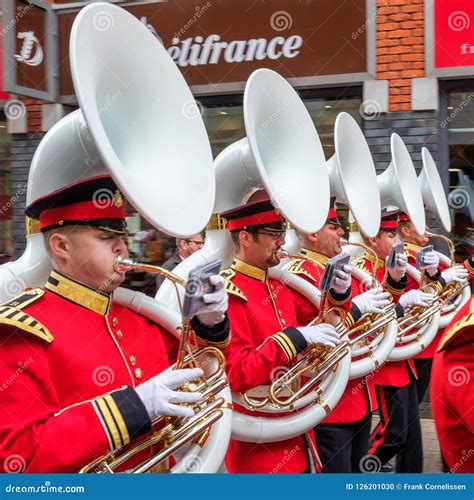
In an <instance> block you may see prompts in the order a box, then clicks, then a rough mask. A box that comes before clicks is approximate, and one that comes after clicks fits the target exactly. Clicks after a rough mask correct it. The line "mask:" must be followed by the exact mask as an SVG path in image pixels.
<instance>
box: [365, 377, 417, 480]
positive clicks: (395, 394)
mask: <svg viewBox="0 0 474 500" xmlns="http://www.w3.org/2000/svg"><path fill="white" fill-rule="evenodd" d="M377 398H378V400H379V408H380V420H381V422H380V425H379V426H378V427H377V428H376V430H375V432H374V433H373V434H372V436H371V451H370V453H372V454H374V455H375V456H377V457H378V458H379V459H380V463H381V464H385V463H387V462H388V461H389V460H390V459H392V458H393V457H394V456H395V455H397V454H398V456H397V461H396V472H406V473H417V472H422V471H423V448H422V442H421V425H420V414H419V412H418V392H417V384H416V379H415V377H414V376H413V375H412V374H411V373H410V383H409V384H408V385H407V386H405V387H391V386H377Z"/></svg>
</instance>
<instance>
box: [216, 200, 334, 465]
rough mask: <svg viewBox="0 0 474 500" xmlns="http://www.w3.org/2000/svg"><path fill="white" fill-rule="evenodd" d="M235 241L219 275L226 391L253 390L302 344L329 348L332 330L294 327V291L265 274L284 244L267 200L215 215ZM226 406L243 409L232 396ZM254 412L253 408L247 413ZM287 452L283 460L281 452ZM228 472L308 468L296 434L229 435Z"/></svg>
mask: <svg viewBox="0 0 474 500" xmlns="http://www.w3.org/2000/svg"><path fill="white" fill-rule="evenodd" d="M221 215H222V217H223V218H225V220H226V221H227V229H228V230H229V231H230V232H231V235H232V239H233V241H234V244H235V248H236V258H235V259H234V261H233V263H232V266H231V267H230V268H229V269H227V270H225V271H223V272H222V273H221V274H222V275H223V276H224V277H225V282H226V290H227V292H228V293H229V309H228V315H229V319H230V322H231V325H232V340H231V342H230V344H229V345H228V347H227V348H226V349H224V354H225V356H226V360H227V375H228V379H229V384H230V387H231V388H232V389H233V390H234V391H238V392H242V393H243V392H247V391H250V393H249V395H251V396H253V397H258V394H259V393H260V392H259V389H261V388H262V387H261V386H262V385H265V384H268V383H269V382H270V381H271V378H272V373H274V370H275V369H278V368H280V367H282V366H286V365H287V364H288V363H290V362H291V361H292V360H294V359H295V358H296V357H297V355H298V353H300V352H302V351H303V350H304V349H305V348H306V347H307V346H308V345H310V344H320V345H324V346H329V347H334V346H335V345H336V344H337V343H338V342H339V339H338V335H337V333H336V331H335V329H334V328H333V327H332V326H330V325H324V324H322V325H319V326H312V327H298V325H300V324H302V322H301V319H300V318H299V311H298V309H297V305H296V301H295V295H297V294H296V292H294V291H292V290H290V289H289V288H288V287H287V286H285V285H284V284H282V283H280V282H278V281H276V280H273V279H271V278H269V277H268V276H267V272H268V269H269V268H271V267H273V266H276V265H277V264H278V263H279V261H280V259H279V257H278V256H277V252H278V251H279V250H280V248H281V247H282V245H284V243H285V224H284V219H283V217H282V216H281V215H280V214H279V213H278V212H277V211H276V210H275V209H274V207H273V205H272V204H271V202H270V200H268V199H267V200H263V201H255V202H252V203H247V204H245V205H243V206H241V207H238V208H236V209H233V210H229V211H227V212H224V213H222V214H221ZM234 410H235V411H239V412H242V413H246V412H248V411H247V410H246V409H244V408H243V407H241V406H240V405H236V404H235V403H234ZM252 414H256V415H258V412H252ZM289 453H291V459H290V460H288V456H287V455H288V454H289ZM226 465H227V469H228V471H229V472H254V473H255V472H259V473H268V472H279V473H289V472H290V473H298V472H305V471H307V470H308V457H307V453H306V446H305V444H304V440H303V437H302V436H297V437H294V438H292V439H287V440H284V441H279V442H274V443H265V444H254V443H246V442H240V441H235V440H232V439H231V441H230V446H229V449H228V452H227V456H226Z"/></svg>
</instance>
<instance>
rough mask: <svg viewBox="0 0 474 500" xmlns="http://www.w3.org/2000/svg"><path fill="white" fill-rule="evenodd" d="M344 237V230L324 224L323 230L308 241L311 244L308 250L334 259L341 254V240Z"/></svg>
mask: <svg viewBox="0 0 474 500" xmlns="http://www.w3.org/2000/svg"><path fill="white" fill-rule="evenodd" d="M343 236H344V230H343V229H342V227H341V226H340V225H339V224H330V223H328V222H327V223H326V224H324V226H323V228H322V229H320V230H319V231H318V232H317V233H314V235H313V237H312V238H310V239H309V241H310V243H311V248H310V250H314V251H315V252H318V253H321V254H323V255H326V257H334V256H336V255H339V254H340V253H341V252H342V248H341V243H340V242H341V238H342V237H343Z"/></svg>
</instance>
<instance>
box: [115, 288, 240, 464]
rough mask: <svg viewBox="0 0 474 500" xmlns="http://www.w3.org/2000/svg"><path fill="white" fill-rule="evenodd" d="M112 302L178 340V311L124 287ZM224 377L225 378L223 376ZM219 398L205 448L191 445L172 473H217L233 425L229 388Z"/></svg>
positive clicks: (218, 395) (179, 324)
mask: <svg viewBox="0 0 474 500" xmlns="http://www.w3.org/2000/svg"><path fill="white" fill-rule="evenodd" d="M114 302H115V303H117V304H120V305H123V306H124V307H127V308H128V309H131V310H132V311H135V312H137V313H139V314H141V315H142V316H145V317H146V318H148V319H150V320H151V321H154V322H155V323H158V324H159V325H161V326H162V327H163V328H165V329H166V330H168V331H169V332H170V333H172V334H173V335H174V336H175V337H176V338H179V330H178V327H179V326H181V317H180V315H179V313H178V312H177V311H175V310H172V309H169V308H168V307H167V306H164V305H162V304H160V303H159V302H158V301H156V300H155V299H152V298H151V297H148V296H147V295H145V294H143V293H141V292H134V291H132V290H127V289H125V288H118V289H117V290H116V291H115V292H114ZM223 377H224V378H225V375H223ZM220 397H221V398H224V400H225V402H226V406H227V407H226V408H223V409H222V411H223V416H222V418H220V419H219V420H218V421H217V422H216V423H215V424H214V425H213V426H212V427H211V431H210V433H209V436H208V439H207V440H206V442H205V443H204V445H203V446H202V447H200V446H198V445H191V446H190V448H189V449H188V450H187V451H186V453H185V454H184V455H183V457H182V459H181V460H180V461H179V462H178V463H177V464H176V465H175V466H174V467H173V469H172V472H174V473H177V472H180V473H181V472H190V473H198V472H199V473H213V472H217V471H218V470H219V468H220V466H221V465H222V462H223V461H224V457H225V453H226V451H227V447H228V445H229V440H230V434H231V425H232V411H231V410H230V407H231V402H232V399H231V393H230V389H229V387H228V385H226V386H225V388H224V389H222V390H221V391H220V392H219V393H218V394H217V395H216V398H220Z"/></svg>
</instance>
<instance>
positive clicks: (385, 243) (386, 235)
mask: <svg viewBox="0 0 474 500" xmlns="http://www.w3.org/2000/svg"><path fill="white" fill-rule="evenodd" d="M396 243H400V240H399V238H398V235H397V234H396V233H393V232H392V231H380V232H379V234H378V235H377V236H376V237H375V238H371V245H370V246H371V248H372V249H373V250H374V251H375V253H376V254H377V257H378V258H379V259H385V258H386V257H388V256H389V254H390V250H391V249H392V246H393V245H395V244H396Z"/></svg>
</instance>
